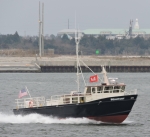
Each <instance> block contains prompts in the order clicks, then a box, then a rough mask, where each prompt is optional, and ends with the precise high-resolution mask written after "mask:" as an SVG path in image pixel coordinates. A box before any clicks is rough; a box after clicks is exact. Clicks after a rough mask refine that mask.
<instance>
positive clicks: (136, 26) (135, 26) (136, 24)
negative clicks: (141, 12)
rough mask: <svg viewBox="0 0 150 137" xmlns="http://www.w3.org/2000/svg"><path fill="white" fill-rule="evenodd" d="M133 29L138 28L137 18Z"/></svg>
mask: <svg viewBox="0 0 150 137" xmlns="http://www.w3.org/2000/svg"><path fill="white" fill-rule="evenodd" d="M134 29H140V27H139V22H138V19H136V20H135V25H134Z"/></svg>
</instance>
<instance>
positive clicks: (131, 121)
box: [0, 73, 150, 137]
mask: <svg viewBox="0 0 150 137" xmlns="http://www.w3.org/2000/svg"><path fill="white" fill-rule="evenodd" d="M89 75H90V74H85V78H86V79H88V77H89ZM75 76H76V75H75V73H63V74H62V73H56V74H55V73H29V74H28V73H21V74H19V73H0V137H60V136H63V137H77V136H78V137H80V136H81V137H85V136H86V137H98V136H100V137H126V136H128V137H141V136H142V137H149V136H150V109H149V107H150V74H149V73H110V74H109V76H110V77H118V78H119V81H120V82H124V83H125V84H126V85H127V87H126V89H127V90H130V89H137V90H138V94H139V96H138V98H137V101H136V102H135V104H134V106H133V109H132V111H131V113H130V115H129V116H128V118H127V119H126V120H125V121H124V122H123V123H122V124H105V123H101V122H96V121H92V120H88V119H86V118H83V119H82V118H79V119H74V118H68V119H57V118H53V117H45V116H41V115H37V114H31V115H27V116H15V115H13V113H12V109H13V108H15V103H14V102H15V99H16V98H17V97H18V93H19V90H20V89H21V88H23V87H24V86H27V87H28V89H29V91H30V94H31V96H46V97H47V98H48V97H50V96H51V95H57V94H63V93H69V92H70V91H72V90H76V82H75V81H76V77H75ZM81 83H82V84H81V89H83V88H84V85H83V82H81Z"/></svg>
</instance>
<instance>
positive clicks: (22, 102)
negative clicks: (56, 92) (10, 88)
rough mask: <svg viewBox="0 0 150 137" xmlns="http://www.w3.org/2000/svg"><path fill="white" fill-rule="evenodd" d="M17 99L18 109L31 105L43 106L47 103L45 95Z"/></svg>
mask: <svg viewBox="0 0 150 137" xmlns="http://www.w3.org/2000/svg"><path fill="white" fill-rule="evenodd" d="M15 101H16V102H15V103H16V107H17V109H19V108H29V107H41V106H44V105H45V97H33V98H24V99H16V100H15Z"/></svg>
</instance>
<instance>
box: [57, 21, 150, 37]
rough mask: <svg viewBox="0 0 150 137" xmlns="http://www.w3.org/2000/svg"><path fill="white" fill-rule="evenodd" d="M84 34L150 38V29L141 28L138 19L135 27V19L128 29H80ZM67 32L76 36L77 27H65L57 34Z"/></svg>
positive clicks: (71, 35)
mask: <svg viewBox="0 0 150 137" xmlns="http://www.w3.org/2000/svg"><path fill="white" fill-rule="evenodd" d="M80 32H81V33H82V34H83V35H86V36H94V37H98V36H101V35H103V36H106V39H123V38H125V39H129V38H131V37H132V38H136V37H137V36H139V37H144V38H145V39H148V38H150V29H140V27H139V23H138V19H136V20H135V25H134V27H133V20H130V23H129V28H128V29H127V28H126V29H86V30H83V31H80ZM64 34H66V35H67V36H68V38H69V39H72V38H74V36H75V29H63V30H61V31H59V32H58V33H57V36H63V35H64Z"/></svg>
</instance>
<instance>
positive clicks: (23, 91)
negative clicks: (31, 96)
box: [18, 89, 28, 98]
mask: <svg viewBox="0 0 150 137" xmlns="http://www.w3.org/2000/svg"><path fill="white" fill-rule="evenodd" d="M26 95H28V93H27V90H26V89H21V90H20V91H19V96H18V97H19V98H22V97H23V96H26Z"/></svg>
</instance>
